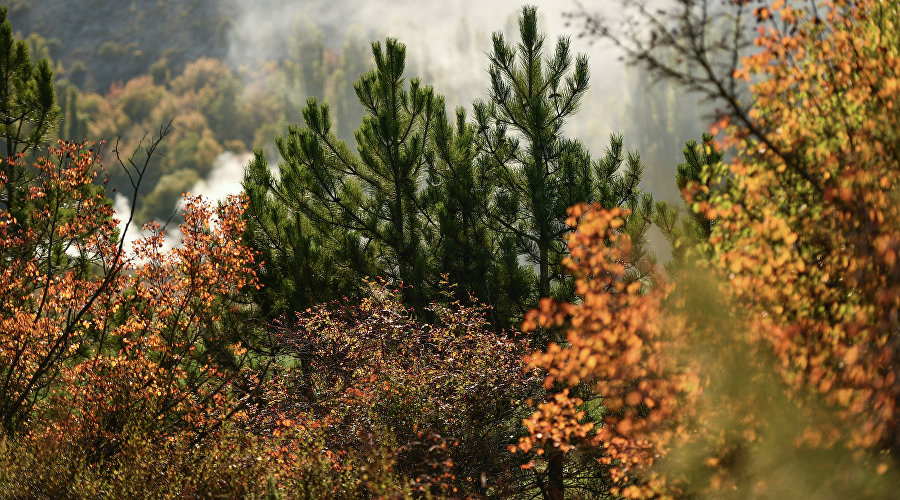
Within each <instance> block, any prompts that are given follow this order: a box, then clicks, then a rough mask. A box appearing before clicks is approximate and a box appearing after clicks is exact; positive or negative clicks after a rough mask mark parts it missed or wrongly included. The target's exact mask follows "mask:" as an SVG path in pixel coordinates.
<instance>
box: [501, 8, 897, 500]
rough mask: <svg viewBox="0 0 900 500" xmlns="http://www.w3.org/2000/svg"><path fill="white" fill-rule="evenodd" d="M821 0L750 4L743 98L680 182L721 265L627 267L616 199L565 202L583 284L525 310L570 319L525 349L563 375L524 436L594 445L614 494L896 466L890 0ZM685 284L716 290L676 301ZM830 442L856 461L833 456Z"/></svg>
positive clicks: (748, 485)
mask: <svg viewBox="0 0 900 500" xmlns="http://www.w3.org/2000/svg"><path fill="white" fill-rule="evenodd" d="M826 7H827V8H826V9H825V10H824V11H822V12H819V13H818V14H819V16H822V17H815V16H813V14H812V13H811V12H810V11H807V10H801V9H795V8H792V7H791V6H790V5H787V4H785V2H781V1H776V2H773V3H772V5H771V6H768V7H761V8H758V9H756V11H755V15H756V17H757V19H758V22H759V31H758V37H757V38H756V42H755V43H756V45H757V47H759V50H758V51H757V52H756V53H754V54H753V55H750V56H747V57H746V58H745V59H744V60H743V66H742V69H741V70H739V71H737V72H736V73H735V76H736V77H738V78H746V79H747V81H748V82H750V89H751V91H752V93H753V97H754V100H753V105H752V107H751V108H750V111H749V113H748V115H747V116H743V117H741V116H732V117H731V118H730V119H728V118H726V119H723V120H722V121H720V122H718V123H717V124H716V125H715V127H714V128H715V130H716V131H724V133H723V135H722V136H721V146H722V147H723V148H725V150H726V151H733V152H734V155H733V159H731V160H730V161H729V162H728V163H727V164H722V163H719V164H716V165H708V166H707V167H706V168H705V170H704V171H703V173H702V174H701V179H700V180H701V182H694V183H688V184H687V185H686V186H685V190H684V194H685V199H686V201H687V204H688V207H689V209H691V210H692V211H694V212H695V213H696V214H697V215H699V216H701V217H702V218H705V219H706V220H709V221H713V222H714V224H711V234H710V235H709V239H708V241H703V242H701V243H700V244H699V245H697V246H696V247H695V248H694V249H693V250H689V251H688V254H689V255H693V257H694V258H695V259H701V260H704V259H706V258H709V266H703V265H702V266H701V267H703V268H707V269H709V271H712V272H713V273H714V274H715V273H718V275H719V276H720V277H721V280H722V281H721V282H718V281H715V280H713V281H711V282H708V283H704V284H701V285H700V286H702V287H706V288H708V289H707V290H701V289H699V288H696V287H697V286H698V282H697V281H696V280H692V279H687V278H686V276H685V275H684V274H679V273H678V272H675V273H674V274H673V275H672V276H673V277H675V278H678V279H677V281H676V282H675V284H674V285H667V284H665V283H662V282H655V283H644V284H642V283H639V282H635V283H630V282H629V280H628V279H627V275H626V273H625V272H624V271H625V269H626V266H627V265H629V264H630V263H629V262H628V260H627V259H626V258H624V256H625V255H627V254H626V253H625V251H623V248H624V249H627V246H628V240H627V238H625V237H624V236H623V235H621V234H618V233H617V231H616V228H617V227H618V226H621V224H622V223H621V221H620V220H619V219H618V217H621V215H620V214H618V213H616V212H614V211H613V212H602V211H597V210H596V209H593V210H591V209H586V208H584V207H576V208H574V209H573V212H572V215H573V219H572V220H570V224H571V225H572V226H573V227H574V228H575V232H574V233H573V235H572V236H571V240H570V243H569V251H570V259H569V261H568V266H569V268H570V271H571V272H573V273H574V274H575V276H576V278H577V279H578V281H577V286H578V293H579V295H580V296H581V300H580V301H579V302H576V303H574V304H554V303H552V302H549V301H546V302H543V303H542V305H541V308H540V309H539V310H537V311H534V312H533V313H532V314H531V315H530V316H529V317H528V318H527V320H526V322H525V328H526V329H528V328H535V327H543V328H548V327H552V326H554V325H562V324H565V325H566V327H567V328H568V334H567V338H566V340H567V341H566V343H564V344H562V345H559V346H557V345H551V346H550V348H549V349H548V350H547V352H544V353H537V354H535V355H534V356H533V357H532V364H533V366H537V367H540V368H543V369H544V370H546V373H547V382H546V384H545V386H546V387H547V388H551V387H568V388H569V389H565V390H562V391H561V392H559V393H558V394H557V395H556V396H555V397H553V398H552V399H548V400H547V401H545V402H543V403H541V404H539V405H538V407H537V411H536V412H535V413H534V414H533V415H532V416H531V417H530V418H529V419H527V420H526V421H525V424H526V426H527V427H528V428H529V430H530V434H531V435H530V436H529V437H526V438H523V439H522V440H521V441H520V443H519V445H518V447H517V448H518V449H519V450H529V449H531V448H532V447H535V446H542V447H554V448H559V449H561V450H563V451H568V450H570V449H572V448H573V447H575V446H576V445H578V444H581V445H582V446H583V445H585V443H587V445H589V446H599V447H601V448H602V449H603V451H604V453H605V457H604V458H603V459H601V461H602V462H603V463H606V464H608V465H609V466H611V472H612V474H613V478H614V479H616V480H617V481H618V482H620V483H622V480H626V481H627V480H628V479H629V478H630V479H631V480H632V483H631V484H627V482H626V483H622V484H623V485H624V486H625V487H624V488H621V489H618V488H616V489H613V490H612V491H619V492H621V493H622V494H623V495H625V496H657V495H662V496H668V495H676V496H677V495H681V494H688V492H691V491H692V492H694V493H695V494H696V493H700V494H714V495H726V496H727V495H730V494H731V493H728V492H731V491H734V492H735V495H737V496H738V497H741V495H748V494H763V493H764V492H769V493H772V494H775V492H776V491H779V492H780V493H781V494H788V495H790V494H792V493H793V494H797V492H799V491H807V490H803V489H802V487H801V486H800V485H801V484H803V483H804V481H807V480H808V479H806V478H805V476H804V474H806V473H807V471H801V470H794V472H795V473H797V475H796V476H794V478H793V483H791V481H790V480H786V479H784V478H783V477H779V475H778V474H775V473H774V472H773V471H772V469H771V467H772V466H773V465H772V464H773V463H774V462H773V461H772V458H773V457H774V456H779V457H782V458H784V457H792V458H790V460H792V461H799V463H802V464H805V466H806V467H807V468H808V469H810V470H813V469H815V470H816V471H817V472H815V473H814V474H820V476H817V477H819V478H820V479H818V480H819V481H823V482H827V481H834V478H835V477H840V478H843V479H840V480H838V482H836V483H834V485H833V486H832V487H833V488H834V489H832V490H830V491H831V494H837V491H838V490H841V489H845V488H847V487H848V485H849V484H851V483H852V484H854V485H855V486H854V488H856V489H851V491H855V492H856V493H857V494H867V495H868V494H872V495H878V493H874V491H877V489H878V488H880V487H881V486H877V485H879V484H886V483H884V482H883V481H882V482H881V483H879V481H880V480H877V479H872V478H874V477H877V476H878V475H883V474H885V473H886V472H887V471H889V470H891V469H890V468H891V463H892V461H891V460H890V459H887V458H886V457H887V456H888V454H891V453H894V452H895V451H896V449H897V443H898V442H900V441H898V438H897V435H898V430H897V429H898V425H897V424H898V417H897V415H896V412H895V408H896V399H897V396H898V387H900V385H898V382H897V367H898V365H897V359H898V352H897V350H896V345H897V343H896V338H895V337H896V331H897V317H898V313H900V310H898V308H900V299H898V297H900V288H898V285H900V283H898V279H897V278H898V276H900V275H898V267H897V266H898V265H900V262H898V260H897V251H898V250H897V249H898V242H900V239H898V238H900V235H898V233H897V227H900V225H898V223H900V219H898V216H900V212H898V204H897V202H898V199H897V194H896V185H897V181H898V179H897V169H896V166H897V164H898V159H900V149H898V146H900V136H898V132H897V131H898V130H900V123H898V122H897V118H898V116H900V115H898V113H897V112H896V110H897V106H898V102H897V95H898V92H897V90H898V87H897V85H898V82H900V79H898V76H900V74H898V68H900V64H898V62H900V61H898V56H900V52H898V47H900V43H898V42H900V40H898V38H897V30H896V23H897V20H898V12H897V9H896V6H895V5H892V4H891V3H889V2H888V3H885V2H868V1H863V2H834V3H828V4H827V6H826ZM699 147H701V148H703V147H705V148H707V151H706V153H707V154H709V153H710V151H709V148H710V145H709V144H707V145H701V146H699ZM579 218H580V220H578V219H579ZM679 244H680V245H687V246H691V245H693V243H692V242H690V241H682V242H680V243H679ZM709 271H699V272H704V273H705V272H709ZM672 286H674V287H675V288H674V290H677V292H678V293H674V294H673V292H672V290H673V288H672ZM691 287H695V288H691ZM667 293H668V294H669V298H668V299H666V300H665V301H663V299H664V297H665V296H666V294H667ZM685 294H689V295H694V296H696V297H702V296H706V297H707V300H708V303H707V305H708V306H713V305H715V308H713V309H709V310H707V311H705V312H701V311H700V310H699V309H698V308H696V307H694V308H693V309H691V308H690V307H686V305H685V304H686V302H685V296H686V295H685ZM716 294H718V295H717V296H715V297H714V298H711V297H710V295H716ZM687 302H692V301H690V300H688V301H687ZM693 302H694V303H695V305H696V301H695V300H694V301H693ZM663 306H664V307H663ZM729 309H730V312H729ZM704 315H705V316H706V318H707V321H706V324H704V321H703V320H698V318H700V317H702V316H704ZM722 318H729V319H728V321H725V322H723V320H722ZM713 326H715V328H713ZM699 335H703V336H706V339H707V340H705V341H703V342H702V343H697V342H698V339H699V338H700V336H699ZM691 346H695V347H696V349H695V350H694V351H692V352H691V353H690V354H689V355H688V356H687V357H686V356H685V353H686V352H689V351H688V350H689V349H691ZM710 361H711V362H710ZM705 362H710V363H708V364H704V363H705ZM735 366H740V367H741V370H740V371H741V372H742V373H738V371H737V370H736V369H735V368H734V367H735ZM770 375H774V378H772V377H770ZM723 379H724V380H723ZM738 381H740V383H732V382H738ZM584 382H589V384H590V387H591V388H593V389H594V390H595V391H596V397H602V398H603V402H604V406H605V408H606V409H607V413H606V414H605V416H604V418H603V422H602V425H600V426H596V425H592V423H591V422H586V421H585V419H584V417H585V412H584V408H586V404H585V402H584V401H583V400H582V399H575V398H573V397H572V396H570V395H569V392H568V391H569V390H575V389H576V388H577V387H579V384H583V383H584ZM736 391H741V392H743V394H741V393H740V392H736ZM764 392H765V393H764ZM817 395H818V396H817ZM820 397H821V401H820V400H819V398H820ZM786 408H787V409H790V410H785V409H786ZM786 415H790V416H789V417H788V416H786ZM779 426H781V427H779ZM786 432H792V433H793V434H788V433H786ZM776 441H777V442H776ZM785 450H791V451H787V452H786V451H785ZM836 450H843V453H844V455H846V454H848V453H852V456H853V457H855V460H856V461H857V464H856V465H854V466H853V467H849V468H847V469H844V470H842V467H844V466H838V465H837V464H838V463H839V462H840V459H839V458H835V457H836V456H839V455H835V453H836ZM848 450H849V451H848ZM674 452H677V453H674ZM672 453H674V454H675V455H677V457H675V458H673V460H671V461H669V462H670V463H667V464H666V463H665V462H666V461H667V460H666V458H667V456H668V455H670V454H672ZM704 457H705V458H704ZM821 457H831V458H829V460H831V461H832V463H831V464H829V465H827V466H826V465H823V464H821V463H817V460H820V459H821ZM878 457H881V458H878ZM692 460H693V461H694V463H695V465H694V466H688V467H693V469H692V470H687V469H685V468H684V467H685V463H687V462H690V461H692ZM655 462H656V463H657V465H658V467H656V468H650V467H649V466H651V465H653V464H654V463H655ZM674 463H679V464H680V465H678V466H673V464H674ZM785 465H787V466H788V467H794V463H790V464H785ZM679 467H680V468H679ZM854 467H858V468H854ZM701 470H705V471H706V472H699V471H701ZM850 470H853V471H854V472H850ZM826 471H827V472H826ZM839 471H840V472H839ZM667 472H668V473H669V474H668V476H667V475H666V473H667ZM758 474H762V475H758ZM825 475H829V476H830V477H828V478H827V479H826V478H825V477H824V476H825ZM806 476H809V474H806ZM864 477H868V478H869V479H866V480H863V479H860V478H864ZM851 478H852V479H851ZM690 480H692V481H694V482H693V483H685V482H684V481H690ZM859 481H864V482H862V483H860V482H859ZM865 481H867V482H865ZM791 484H793V485H791ZM870 488H872V489H870ZM813 490H814V489H813ZM881 491H882V492H883V491H884V490H881ZM739 492H743V493H739ZM863 492H867V493H863ZM845 493H846V491H845Z"/></svg>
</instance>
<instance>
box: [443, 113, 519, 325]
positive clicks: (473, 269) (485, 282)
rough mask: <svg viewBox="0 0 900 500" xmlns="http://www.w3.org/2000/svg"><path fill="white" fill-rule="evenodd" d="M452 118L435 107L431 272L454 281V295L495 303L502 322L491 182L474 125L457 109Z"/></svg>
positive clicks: (503, 306) (504, 309)
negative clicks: (480, 157) (489, 198)
mask: <svg viewBox="0 0 900 500" xmlns="http://www.w3.org/2000/svg"><path fill="white" fill-rule="evenodd" d="M454 118H455V121H453V122H451V121H450V120H449V119H448V116H447V113H446V110H445V109H444V108H443V107H441V108H439V109H438V111H437V119H436V121H435V129H434V136H433V138H434V147H433V154H432V155H431V156H429V165H428V172H429V183H430V186H429V191H428V206H429V213H430V220H432V221H433V222H434V223H435V224H436V225H437V234H438V240H437V241H436V242H435V243H434V246H435V247H436V249H435V252H434V253H435V258H434V262H433V271H432V273H433V275H436V276H437V275H443V276H444V277H445V278H446V279H447V280H448V281H449V282H450V283H452V284H454V285H456V286H457V288H456V290H457V292H458V293H457V298H459V299H461V300H465V299H467V298H468V295H469V294H473V295H475V296H476V297H478V299H479V300H481V301H482V302H485V303H488V304H491V305H493V306H494V310H493V311H492V315H493V318H492V320H493V322H494V324H495V326H502V324H499V325H498V323H497V320H498V318H506V317H508V313H507V309H508V307H507V305H506V304H505V302H506V301H505V300H504V295H506V294H507V293H508V291H507V290H504V289H502V288H500V287H499V286H497V284H498V282H497V280H498V279H499V278H500V276H499V275H498V274H499V273H498V272H497V271H498V268H497V265H496V263H495V262H494V261H495V257H494V255H495V253H496V251H497V242H496V241H495V240H494V233H493V232H492V231H491V230H490V227H489V226H488V225H487V219H488V216H487V208H488V205H487V203H486V200H487V196H488V191H487V189H488V186H489V182H488V181H487V179H486V172H485V171H484V169H483V168H482V167H483V165H482V164H481V162H479V161H478V149H477V145H476V141H475V134H476V128H475V126H474V125H473V124H472V123H469V122H468V121H467V119H466V112H465V109H463V108H461V107H460V108H457V109H456V113H455V116H454Z"/></svg>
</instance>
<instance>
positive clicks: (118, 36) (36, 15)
mask: <svg viewBox="0 0 900 500" xmlns="http://www.w3.org/2000/svg"><path fill="white" fill-rule="evenodd" d="M8 6H9V18H10V21H11V22H12V25H13V28H14V29H15V30H16V31H17V32H19V33H20V34H21V35H22V37H23V38H26V37H28V36H29V35H31V34H32V33H36V34H38V35H40V36H41V37H43V38H44V39H45V40H46V47H47V49H48V50H49V52H50V56H51V57H52V58H53V60H54V61H55V62H57V63H58V64H61V65H62V68H63V72H62V73H61V74H60V75H59V76H61V77H66V78H69V79H70V80H72V81H73V82H74V83H76V84H78V85H79V87H81V88H82V89H85V90H93V91H99V92H105V91H106V90H108V89H109V86H110V84H112V83H115V82H125V81H127V80H129V79H131V78H133V77H135V76H137V75H141V74H146V73H147V72H148V71H149V70H150V67H151V66H152V65H153V64H154V63H155V62H157V61H160V60H165V61H167V63H168V67H169V68H170V70H171V71H172V72H173V73H180V72H181V69H182V68H183V67H184V65H185V64H186V63H188V62H190V61H193V60H196V59H198V58H201V57H217V58H225V57H226V56H227V53H228V43H227V42H228V33H229V30H230V25H231V24H230V23H231V21H230V20H229V17H228V16H227V12H224V11H225V10H226V9H225V8H223V7H220V3H219V2H210V1H206V0H159V1H152V0H147V1H132V2H128V1H127V0H41V1H39V2H35V1H33V0H12V1H10V2H8Z"/></svg>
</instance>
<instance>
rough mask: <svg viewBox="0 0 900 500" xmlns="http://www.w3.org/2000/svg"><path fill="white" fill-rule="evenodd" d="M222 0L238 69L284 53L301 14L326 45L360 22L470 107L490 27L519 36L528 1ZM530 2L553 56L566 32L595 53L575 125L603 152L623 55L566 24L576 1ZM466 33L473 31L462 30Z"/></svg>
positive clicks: (482, 80)
mask: <svg viewBox="0 0 900 500" xmlns="http://www.w3.org/2000/svg"><path fill="white" fill-rule="evenodd" d="M221 1H222V4H223V9H226V10H228V11H230V12H233V13H234V17H233V18H234V19H235V20H236V24H235V26H234V30H233V31H232V37H231V43H230V46H229V60H230V61H229V62H230V63H231V64H232V65H234V66H235V67H238V68H253V67H256V66H258V65H259V64H260V63H262V62H264V61H267V60H277V59H280V58H282V57H284V47H285V44H286V42H287V39H288V37H290V36H291V34H292V29H293V27H294V22H295V20H296V19H298V18H299V17H300V16H305V17H307V18H308V19H309V20H310V21H312V23H313V24H314V25H316V26H317V27H318V28H319V29H321V30H322V31H323V33H324V35H325V39H326V44H327V45H329V46H330V47H333V48H339V47H340V46H341V44H342V43H343V41H344V38H343V35H344V33H346V31H347V30H348V29H350V28H351V27H354V26H361V27H362V28H363V31H364V32H365V33H366V35H367V37H368V38H369V39H370V40H371V41H375V40H383V39H384V38H385V37H388V36H391V37H394V38H397V39H398V40H400V41H401V42H403V43H405V44H406V46H407V59H408V61H407V74H408V76H419V77H422V78H423V80H424V81H425V83H427V84H429V85H432V86H434V87H435V90H436V91H437V92H439V93H441V94H443V95H444V96H445V97H446V98H447V101H448V105H450V106H457V105H462V106H464V107H465V108H467V110H469V111H470V108H471V103H472V101H473V100H474V99H476V98H483V97H485V96H486V90H487V87H488V83H489V79H488V74H487V66H488V59H487V55H486V54H487V53H488V52H489V51H490V50H491V33H492V32H494V31H502V32H503V33H504V35H505V36H506V37H507V38H508V39H509V40H517V39H518V26H517V24H516V23H517V17H518V15H519V13H520V12H521V8H522V5H523V2H521V1H517V0H491V1H487V2H485V1H477V2H476V1H471V0H443V1H413V0H397V1H391V2H371V1H359V0H331V1H323V0H307V1H304V2H297V1H290V0H261V1H255V2H250V1H236V0H221ZM528 3H531V4H533V5H536V6H537V7H538V13H539V19H540V24H541V26H540V27H541V30H542V32H543V33H544V34H545V35H546V41H545V47H546V51H547V52H548V53H549V54H552V50H553V47H554V46H555V44H556V39H557V37H558V36H567V37H570V39H571V40H572V49H573V53H585V54H587V55H588V56H589V58H590V62H591V89H590V90H589V91H588V93H587V95H586V98H585V100H584V102H583V104H582V108H581V111H580V112H579V113H578V115H577V117H576V119H574V120H573V121H572V123H571V124H570V127H569V129H568V131H569V133H570V134H571V135H573V136H575V137H578V138H580V139H581V140H582V141H583V142H585V143H586V144H587V145H588V147H589V148H590V149H591V151H593V152H594V153H595V154H599V153H600V152H602V150H603V147H605V145H606V143H607V139H608V136H609V134H610V132H614V131H618V130H622V129H623V127H624V125H626V124H625V123H623V116H622V113H623V111H624V104H625V103H626V102H628V100H629V99H630V98H631V97H630V96H629V93H628V88H627V87H628V85H627V83H626V82H625V76H624V75H625V68H624V66H623V64H622V62H620V61H619V60H618V55H619V54H618V53H617V52H616V51H615V50H613V49H611V48H609V47H604V46H601V44H591V43H590V41H589V40H587V39H584V38H578V37H577V35H578V31H579V26H578V23H577V22H576V23H573V24H572V25H571V26H566V24H567V21H568V19H567V18H566V17H565V16H564V14H565V13H567V12H572V11H575V10H576V9H577V4H576V3H575V2H574V1H572V0H555V1H554V0H542V1H532V2H528ZM618 3H619V2H618V1H616V0H601V1H600V2H595V4H594V5H592V7H597V6H598V4H599V5H604V4H608V5H609V6H610V7H616V6H618ZM465 32H468V35H469V36H468V37H463V36H462V33H465ZM626 143H628V139H627V137H626ZM632 147H633V146H632Z"/></svg>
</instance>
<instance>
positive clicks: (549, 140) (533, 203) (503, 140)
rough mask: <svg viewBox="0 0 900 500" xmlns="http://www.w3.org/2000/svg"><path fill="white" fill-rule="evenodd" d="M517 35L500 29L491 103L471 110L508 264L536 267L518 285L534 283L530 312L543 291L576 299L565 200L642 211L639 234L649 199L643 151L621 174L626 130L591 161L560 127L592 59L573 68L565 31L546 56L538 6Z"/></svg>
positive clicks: (494, 223) (493, 219)
mask: <svg viewBox="0 0 900 500" xmlns="http://www.w3.org/2000/svg"><path fill="white" fill-rule="evenodd" d="M519 33H520V36H521V41H520V43H518V44H517V45H516V46H512V45H511V44H509V43H508V42H506V40H505V38H504V36H503V34H502V33H499V32H498V33H494V36H493V44H494V49H493V53H492V54H491V55H490V63H491V66H490V76H491V87H490V92H489V94H490V100H489V101H488V102H483V101H477V102H476V103H475V106H474V108H475V120H476V122H477V127H478V141H479V148H480V158H481V161H482V162H484V163H485V165H486V166H485V168H486V169H489V170H490V172H491V174H490V177H491V178H493V179H494V180H495V181H494V185H493V188H492V195H491V196H492V199H491V207H490V210H489V211H488V213H489V214H490V224H491V227H492V228H493V229H494V230H496V231H497V232H498V234H499V236H498V239H499V240H500V241H501V247H502V248H503V249H504V251H506V252H508V253H509V252H510V251H511V249H515V250H514V255H515V257H514V259H513V258H511V257H512V255H506V256H505V257H504V258H503V259H504V261H503V262H504V264H503V265H504V266H506V267H507V270H508V271H507V272H508V273H510V274H509V275H510V276H522V275H523V272H522V271H523V269H522V268H521V267H522V266H521V262H522V261H524V262H526V263H527V264H528V265H529V266H532V268H536V269H537V273H536V276H533V280H529V279H527V278H526V280H525V281H521V282H520V283H518V284H517V285H518V286H519V287H526V288H528V291H527V293H524V294H523V295H524V297H522V298H521V299H520V300H522V299H524V300H522V302H523V304H524V305H526V309H527V308H530V307H533V305H534V304H535V303H536V302H537V299H538V298H540V297H548V296H555V297H558V298H568V297H569V296H571V293H572V289H571V280H570V279H568V278H567V277H565V276H564V275H563V273H562V268H561V265H560V264H561V262H562V259H563V258H564V257H565V255H566V246H565V241H564V236H565V234H566V233H567V232H568V231H569V229H568V228H567V226H566V224H565V220H566V217H567V214H566V210H567V208H568V207H570V206H572V205H575V204H576V203H580V202H600V203H601V204H602V205H604V206H605V207H607V208H610V207H612V206H629V207H631V208H633V209H634V210H638V209H643V210H645V211H644V212H643V213H644V216H643V217H641V218H640V219H641V222H640V223H639V224H638V223H637V222H635V223H634V224H633V226H634V228H635V230H636V231H637V230H638V229H641V228H644V230H646V227H648V226H649V224H648V223H647V220H649V215H648V214H649V213H650V211H651V210H652V207H651V204H652V203H651V201H652V200H651V199H650V198H649V196H647V195H643V196H642V195H641V193H640V189H639V187H638V183H639V182H640V178H641V175H642V171H643V167H642V165H641V162H640V157H639V156H638V155H637V154H631V155H629V158H628V163H627V170H626V171H625V172H621V173H620V172H618V169H619V167H620V166H621V165H622V163H623V160H624V158H623V156H622V138H621V137H620V136H614V137H612V139H611V143H610V148H609V150H608V151H607V156H606V157H604V158H603V159H602V160H600V161H599V162H592V161H591V158H590V154H589V153H588V151H587V149H586V148H585V147H584V145H583V144H582V143H581V142H579V141H577V140H573V139H569V138H566V137H565V136H564V134H563V126H564V124H565V123H566V121H567V119H569V118H570V117H571V116H572V115H574V113H575V112H576V111H577V110H578V106H579V103H580V101H581V99H582V97H583V96H584V93H585V92H586V91H587V89H588V77H589V69H588V61H587V57H586V56H584V55H578V56H577V57H576V58H575V60H574V66H573V60H572V55H571V53H570V50H569V46H570V43H569V40H568V39H567V38H564V37H560V38H559V39H558V40H557V43H556V47H555V51H554V53H553V55H552V56H550V57H546V58H545V57H544V50H545V48H544V37H543V35H542V34H540V33H539V32H538V29H537V10H536V8H534V7H530V6H526V7H524V8H523V9H522V15H521V16H520V18H519ZM639 200H640V203H639ZM637 220H638V219H637V218H636V219H635V221H637ZM512 266H515V267H518V268H519V269H518V270H513V269H511V267H512ZM525 270H526V271H527V269H525ZM524 274H526V275H527V274H530V273H527V272H526V273H524ZM529 281H530V282H529ZM510 285H511V284H507V285H506V286H510ZM521 312H524V309H523V310H522V311H521Z"/></svg>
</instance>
